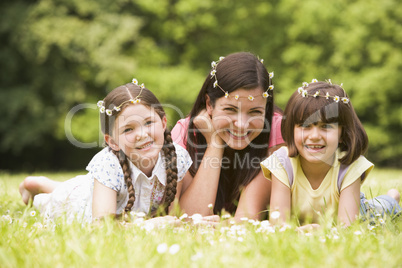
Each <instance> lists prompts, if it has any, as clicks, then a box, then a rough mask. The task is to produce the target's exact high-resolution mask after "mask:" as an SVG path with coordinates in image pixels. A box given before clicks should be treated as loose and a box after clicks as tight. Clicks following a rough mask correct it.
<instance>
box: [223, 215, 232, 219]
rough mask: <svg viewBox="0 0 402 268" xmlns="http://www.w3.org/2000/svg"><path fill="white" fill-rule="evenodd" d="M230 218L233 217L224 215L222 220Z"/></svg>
mask: <svg viewBox="0 0 402 268" xmlns="http://www.w3.org/2000/svg"><path fill="white" fill-rule="evenodd" d="M230 217H231V216H230V214H225V215H222V219H229V218H230Z"/></svg>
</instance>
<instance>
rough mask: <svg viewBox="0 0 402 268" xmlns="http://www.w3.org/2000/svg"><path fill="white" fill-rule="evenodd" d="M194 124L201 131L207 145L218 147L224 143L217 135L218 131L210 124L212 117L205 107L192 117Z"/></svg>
mask: <svg viewBox="0 0 402 268" xmlns="http://www.w3.org/2000/svg"><path fill="white" fill-rule="evenodd" d="M194 125H195V126H196V127H197V129H198V130H199V131H200V132H201V133H202V135H203V136H204V138H205V140H206V141H207V144H208V145H210V144H212V145H214V146H216V145H218V146H217V147H219V148H220V147H222V145H224V141H223V140H222V139H221V138H220V137H219V136H218V135H217V134H218V133H217V131H216V130H215V128H214V126H213V125H212V118H211V116H210V115H209V114H208V112H207V110H206V109H204V110H202V111H201V112H200V113H199V114H198V115H197V116H196V117H195V118H194Z"/></svg>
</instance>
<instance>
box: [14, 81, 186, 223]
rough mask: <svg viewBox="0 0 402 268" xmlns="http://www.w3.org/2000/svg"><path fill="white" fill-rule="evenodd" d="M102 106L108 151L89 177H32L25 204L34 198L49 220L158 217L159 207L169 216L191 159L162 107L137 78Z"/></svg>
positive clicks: (92, 165)
mask: <svg viewBox="0 0 402 268" xmlns="http://www.w3.org/2000/svg"><path fill="white" fill-rule="evenodd" d="M98 106H99V108H100V121H101V129H102V133H103V134H104V138H105V142H106V145H107V147H106V148H104V149H103V150H101V151H100V152H99V153H97V154H96V155H95V156H94V157H93V159H92V160H91V161H90V163H89V164H88V166H87V170H88V174H87V175H81V176H77V177H75V178H73V179H70V180H67V181H65V182H56V181H53V180H50V179H48V178H46V177H27V178H26V179H25V180H24V181H23V182H22V183H21V184H20V193H21V196H22V199H23V201H24V202H25V203H26V204H28V203H29V201H30V199H33V206H34V207H36V208H38V209H39V210H40V211H41V213H42V214H44V215H45V216H47V217H50V218H54V217H57V216H62V215H65V216H66V217H67V220H68V221H70V222H71V221H72V220H74V219H77V220H83V221H86V222H92V220H94V219H98V218H102V217H105V216H108V215H120V214H124V213H130V212H132V211H133V212H143V213H146V214H149V215H151V216H153V215H155V214H156V212H157V210H158V208H159V207H160V206H162V207H163V208H164V209H165V212H166V213H169V209H170V208H171V206H172V204H173V201H174V200H175V198H176V197H178V196H180V192H181V188H182V187H181V179H182V178H183V176H184V174H185V173H186V172H187V170H188V168H189V167H190V166H191V164H192V161H191V158H190V157H189V155H188V153H187V151H186V150H185V149H183V148H182V147H181V146H178V145H176V144H174V143H173V142H172V138H171V135H170V131H169V130H168V129H167V128H166V115H165V112H164V110H163V108H162V105H161V104H160V102H159V101H158V99H157V98H156V97H155V95H154V94H153V93H152V92H151V91H149V90H148V89H147V88H145V87H144V84H142V85H138V82H137V80H136V79H133V82H132V83H129V84H126V85H122V86H120V87H117V88H115V89H114V90H113V91H111V92H110V93H109V94H108V95H107V96H106V98H105V99H104V100H103V101H99V102H98Z"/></svg>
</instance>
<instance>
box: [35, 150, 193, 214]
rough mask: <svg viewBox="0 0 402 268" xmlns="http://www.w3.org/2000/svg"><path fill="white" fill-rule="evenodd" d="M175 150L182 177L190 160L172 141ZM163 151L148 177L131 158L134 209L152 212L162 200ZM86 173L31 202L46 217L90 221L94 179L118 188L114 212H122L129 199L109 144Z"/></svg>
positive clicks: (121, 174)
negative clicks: (61, 216)
mask: <svg viewBox="0 0 402 268" xmlns="http://www.w3.org/2000/svg"><path fill="white" fill-rule="evenodd" d="M174 146H175V148H176V154H177V171H178V174H177V175H178V181H181V180H182V179H183V177H184V175H185V174H186V172H187V170H188V169H189V168H190V166H191V164H192V160H191V158H190V156H189V154H188V152H187V151H186V150H185V149H184V148H182V147H181V146H179V145H177V144H175V143H174ZM161 156H162V153H159V158H158V161H157V163H156V165H155V167H154V169H153V171H152V175H151V176H150V177H147V176H146V175H145V174H144V173H143V172H142V171H141V170H139V169H138V168H137V167H136V166H135V165H134V164H132V163H131V162H130V168H131V171H132V173H131V178H132V180H133V185H134V191H135V202H134V206H133V208H132V210H133V211H136V212H144V213H147V214H148V213H152V212H153V211H155V210H156V209H157V208H158V206H159V205H160V204H161V202H162V198H163V195H164V192H165V186H166V170H165V167H164V164H163V159H162V157H161ZM86 169H87V170H88V174H87V175H81V176H77V177H75V178H73V179H70V180H68V181H65V182H63V183H62V184H61V185H59V186H58V187H57V188H56V189H55V190H54V191H53V192H52V193H50V194H39V195H36V196H35V198H34V202H33V204H34V206H35V207H37V208H38V209H40V210H41V212H42V213H44V214H45V215H46V216H48V217H51V218H53V217H56V216H60V215H61V214H63V213H67V218H68V219H69V220H73V219H77V218H78V219H80V220H81V219H83V220H84V221H92V192H93V185H94V179H96V180H98V182H100V183H101V184H103V185H105V186H106V187H109V188H111V189H113V190H115V191H116V192H117V204H116V207H117V209H116V214H121V213H122V212H123V210H124V208H125V207H126V204H127V201H128V192H127V185H126V183H125V181H124V175H123V171H122V168H121V166H120V163H119V161H118V159H117V157H116V156H115V155H114V154H113V153H112V152H111V151H110V149H109V148H104V149H103V150H102V151H100V152H99V153H97V154H96V155H95V156H94V157H93V158H92V160H91V161H90V162H89V164H88V166H87V168H86Z"/></svg>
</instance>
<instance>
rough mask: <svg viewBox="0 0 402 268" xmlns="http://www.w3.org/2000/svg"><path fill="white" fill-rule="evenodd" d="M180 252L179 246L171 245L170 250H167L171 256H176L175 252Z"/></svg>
mask: <svg viewBox="0 0 402 268" xmlns="http://www.w3.org/2000/svg"><path fill="white" fill-rule="evenodd" d="M179 251H180V246H179V245H178V244H173V245H172V246H171V247H170V248H169V253H170V254H171V255H174V254H176V253H177V252H179Z"/></svg>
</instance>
